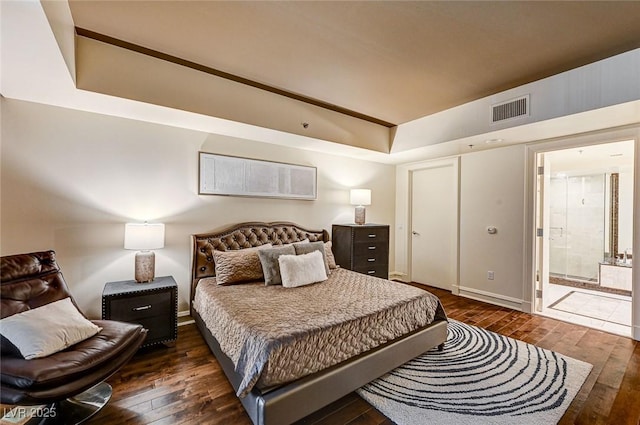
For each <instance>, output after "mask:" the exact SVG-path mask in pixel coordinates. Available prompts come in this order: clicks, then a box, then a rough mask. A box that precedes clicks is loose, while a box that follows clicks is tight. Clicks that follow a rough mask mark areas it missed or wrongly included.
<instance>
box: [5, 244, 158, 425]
mask: <svg viewBox="0 0 640 425" xmlns="http://www.w3.org/2000/svg"><path fill="white" fill-rule="evenodd" d="M67 297H69V298H71V301H72V302H73V304H74V305H75V306H76V307H77V304H76V303H75V301H74V300H73V297H72V296H71V294H70V292H69V289H68V287H67V285H66V283H65V281H64V278H63V276H62V272H61V271H60V267H59V266H58V263H57V262H56V258H55V252H54V251H44V252H34V253H30V254H20V255H11V256H5V257H1V258H0V308H1V309H0V315H1V317H2V318H5V317H8V316H11V315H14V314H17V313H20V312H23V311H26V310H29V309H33V308H36V307H40V306H43V305H45V304H48V303H51V302H54V301H58V300H61V299H64V298H67ZM93 322H94V323H95V324H96V325H98V326H100V327H101V328H102V330H101V331H100V332H99V333H98V334H96V335H94V336H93V337H91V338H88V339H86V340H84V341H81V342H79V343H77V344H75V345H72V346H71V347H69V348H67V349H65V350H63V351H60V352H57V353H54V354H51V355H49V356H47V357H43V358H37V359H31V360H25V359H23V358H22V356H21V355H20V353H19V352H17V351H16V349H15V347H13V345H12V344H11V343H10V342H9V341H8V340H6V339H5V338H4V337H2V338H1V341H0V343H1V344H2V357H1V358H0V378H1V387H0V401H1V402H2V403H4V404H17V405H36V404H37V405H49V404H53V406H52V407H51V409H52V410H50V412H52V413H53V415H52V416H55V417H54V418H52V419H53V420H54V421H55V423H64V424H68V423H80V422H82V421H84V420H85V419H86V418H87V417H90V416H92V415H93V414H95V413H96V412H97V411H98V410H99V409H100V408H102V407H103V406H104V405H105V404H106V403H107V402H108V401H109V398H110V397H111V387H110V386H109V385H108V384H107V383H105V382H103V381H104V380H106V379H107V378H108V377H109V376H111V375H112V374H113V373H115V372H116V371H117V370H118V369H120V368H121V367H122V366H123V365H124V364H125V363H127V362H128V361H129V360H130V359H131V357H132V356H133V355H134V354H135V353H136V351H137V350H138V348H139V347H140V345H141V344H142V342H143V341H144V339H145V337H146V334H147V330H146V329H144V328H143V327H142V326H140V325H135V324H130V323H124V322H117V321H112V320H94V321H93ZM54 412H55V413H54ZM41 423H42V422H41Z"/></svg>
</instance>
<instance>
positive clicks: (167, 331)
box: [135, 316, 174, 341]
mask: <svg viewBox="0 0 640 425" xmlns="http://www.w3.org/2000/svg"><path fill="white" fill-rule="evenodd" d="M135 323H139V324H141V325H142V326H144V327H145V329H147V330H148V332H147V340H148V341H169V340H172V339H174V338H173V328H172V323H171V318H170V317H167V316H155V317H145V318H144V319H140V320H136V321H135Z"/></svg>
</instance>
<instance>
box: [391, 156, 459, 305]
mask: <svg viewBox="0 0 640 425" xmlns="http://www.w3.org/2000/svg"><path fill="white" fill-rule="evenodd" d="M442 167H452V168H453V179H454V182H453V186H454V187H455V188H456V196H454V210H455V212H456V226H455V236H454V237H455V256H456V260H455V262H456V264H455V281H454V283H453V285H452V287H451V293H452V294H454V295H458V294H459V287H460V157H459V156H455V157H448V158H442V159H437V160H427V161H420V162H414V163H410V164H403V165H398V166H397V168H396V232H395V233H396V238H395V268H394V271H393V272H392V273H391V278H395V279H398V280H402V281H405V282H410V281H411V280H412V276H411V258H412V238H411V225H412V217H411V209H412V208H411V207H412V202H411V194H412V191H413V186H412V175H413V172H414V171H422V170H426V169H430V168H442Z"/></svg>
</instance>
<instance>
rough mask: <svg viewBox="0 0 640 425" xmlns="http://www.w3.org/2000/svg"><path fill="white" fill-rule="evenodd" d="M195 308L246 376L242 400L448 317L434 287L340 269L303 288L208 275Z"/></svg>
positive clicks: (198, 291) (242, 389)
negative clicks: (220, 280) (228, 281)
mask: <svg viewBox="0 0 640 425" xmlns="http://www.w3.org/2000/svg"><path fill="white" fill-rule="evenodd" d="M193 307H194V309H195V310H196V311H197V312H198V313H199V314H200V316H201V317H202V319H203V321H204V322H205V323H206V325H207V328H208V329H209V331H210V332H211V334H212V335H213V336H214V337H215V338H216V339H217V340H218V342H219V344H220V347H221V349H222V351H223V352H224V353H225V354H226V355H227V356H228V357H229V358H230V359H231V360H232V362H233V363H234V365H235V370H236V372H237V373H238V374H240V375H241V376H242V378H243V379H242V382H241V384H240V386H239V388H238V389H237V395H238V396H239V397H244V396H245V395H246V394H248V393H249V392H250V391H251V389H252V388H253V387H254V386H256V385H257V386H258V387H259V388H267V387H272V386H276V385H280V384H284V383H287V382H290V381H293V380H296V379H298V378H301V377H303V376H306V375H309V374H312V373H314V372H317V371H320V370H322V369H325V368H328V367H330V366H333V365H336V364H338V363H340V362H342V361H345V360H347V359H349V358H351V357H353V356H356V355H358V354H361V353H364V352H366V351H368V350H370V349H372V348H375V347H377V346H379V345H382V344H384V343H386V342H389V341H391V340H394V339H396V338H398V337H401V336H402V335H405V334H408V333H411V332H412V331H415V330H417V329H419V328H421V327H424V326H426V325H428V324H430V323H431V322H433V321H434V320H446V316H445V313H444V310H443V308H442V305H441V304H440V301H439V300H438V298H437V297H436V296H435V295H433V294H430V293H429V292H427V291H424V290H422V289H419V288H415V287H412V286H409V285H405V284H402V283H397V282H392V281H389V280H385V279H379V278H376V277H371V276H367V275H363V274H360V273H355V272H352V271H350V270H345V269H340V268H339V269H336V270H334V271H333V272H332V273H331V275H330V276H329V278H328V279H327V280H326V281H324V282H320V283H316V284H313V285H308V286H303V287H298V288H285V287H282V286H266V285H265V284H264V282H255V283H246V284H240V285H232V286H222V285H217V284H216V280H215V278H206V279H202V280H201V281H200V282H199V283H198V285H197V288H196V294H195V298H194V306H193Z"/></svg>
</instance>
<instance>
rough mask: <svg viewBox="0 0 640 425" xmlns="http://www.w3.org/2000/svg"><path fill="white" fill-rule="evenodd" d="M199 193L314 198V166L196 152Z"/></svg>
mask: <svg viewBox="0 0 640 425" xmlns="http://www.w3.org/2000/svg"><path fill="white" fill-rule="evenodd" d="M198 154H199V173H198V175H199V179H198V194H200V195H224V196H249V197H260V198H280V199H301V200H315V199H317V195H318V193H317V192H318V183H317V169H316V167H311V166H306V165H297V164H288V163H284V162H275V161H264V160H260V159H251V158H242V157H237V156H230V155H220V154H213V153H208V152H199V153H198Z"/></svg>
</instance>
